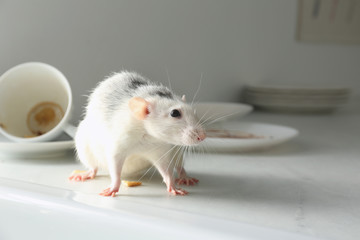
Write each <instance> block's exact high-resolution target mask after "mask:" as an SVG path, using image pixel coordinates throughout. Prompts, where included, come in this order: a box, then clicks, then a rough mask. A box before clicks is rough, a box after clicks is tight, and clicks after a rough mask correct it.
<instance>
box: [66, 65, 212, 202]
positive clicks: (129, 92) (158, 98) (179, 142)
mask: <svg viewBox="0 0 360 240" xmlns="http://www.w3.org/2000/svg"><path fill="white" fill-rule="evenodd" d="M205 138H206V133H205V130H204V128H203V126H202V125H201V123H200V121H199V119H198V117H197V116H196V113H195V110H194V109H193V108H192V106H191V105H190V104H188V103H186V100H185V96H182V97H179V96H177V95H175V94H174V93H173V92H172V91H171V90H170V89H169V88H167V87H165V86H163V85H161V84H157V83H154V82H152V81H150V80H149V79H147V78H145V77H143V76H141V75H140V74H138V73H136V72H128V71H122V72H120V73H115V74H113V75H112V76H110V77H108V78H106V79H105V80H103V81H101V82H100V83H99V84H98V85H97V86H96V87H95V89H94V90H93V92H92V93H91V94H90V96H89V98H88V103H87V106H86V108H85V115H84V118H83V120H82V121H81V122H80V123H79V126H78V128H77V131H76V134H75V138H74V139H75V149H76V155H77V158H78V159H79V160H80V162H81V163H82V164H83V165H85V167H86V168H87V169H88V170H87V171H85V172H83V173H79V172H73V174H72V175H71V176H70V177H69V179H70V180H76V181H84V180H87V179H93V178H95V176H96V174H97V171H98V169H99V168H101V169H107V170H108V171H109V174H110V178H111V184H110V186H109V187H108V188H106V189H105V190H103V191H102V192H101V193H100V195H102V196H113V197H114V196H115V194H116V193H117V192H118V191H119V188H120V184H121V174H122V169H123V166H124V163H125V161H127V160H128V161H129V162H130V163H127V164H131V161H134V159H136V158H142V159H146V160H147V161H149V162H150V163H151V164H152V165H153V166H155V167H156V169H157V170H158V171H159V173H160V175H161V176H162V178H163V181H164V182H165V184H166V187H167V191H168V192H170V193H171V194H174V195H186V194H187V193H188V192H187V191H185V190H183V189H181V188H178V187H177V186H176V183H177V184H186V185H194V184H196V183H197V182H198V181H199V180H198V179H196V178H192V177H189V176H188V175H187V173H186V171H185V169H184V167H183V164H182V161H183V151H181V147H183V146H193V145H197V144H199V143H200V142H201V141H203V140H204V139H205ZM174 169H176V171H177V174H178V177H179V178H178V179H176V180H175V179H174V176H173V175H174V174H173V173H174Z"/></svg>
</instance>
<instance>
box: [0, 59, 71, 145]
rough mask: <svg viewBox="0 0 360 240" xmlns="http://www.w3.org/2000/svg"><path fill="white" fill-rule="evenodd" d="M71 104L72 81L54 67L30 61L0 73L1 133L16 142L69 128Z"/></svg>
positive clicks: (53, 135) (50, 135)
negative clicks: (70, 82) (0, 74)
mask: <svg viewBox="0 0 360 240" xmlns="http://www.w3.org/2000/svg"><path fill="white" fill-rule="evenodd" d="M71 106H72V94H71V88H70V84H69V82H68V81H67V79H66V77H65V76H64V75H63V74H62V73H61V72H60V71H59V70H58V69H56V68H55V67H53V66H51V65H48V64H45V63H40V62H29V63H23V64H20V65H17V66H15V67H13V68H11V69H9V70H8V71H6V72H5V73H4V74H3V75H2V76H1V77H0V133H1V134H2V135H4V136H5V137H7V138H8V139H10V140H12V141H16V142H45V141H50V140H53V139H55V138H57V137H58V136H59V135H60V134H61V133H62V132H63V131H66V128H69V124H68V122H69V119H70V113H71Z"/></svg>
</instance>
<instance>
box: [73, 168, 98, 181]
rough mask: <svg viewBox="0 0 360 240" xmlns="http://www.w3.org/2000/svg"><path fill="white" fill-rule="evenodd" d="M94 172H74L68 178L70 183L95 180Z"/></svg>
mask: <svg viewBox="0 0 360 240" xmlns="http://www.w3.org/2000/svg"><path fill="white" fill-rule="evenodd" d="M95 175H96V170H88V171H81V170H74V171H73V172H72V173H71V175H70V176H69V178H68V179H69V180H70V181H72V180H73V181H76V182H80V181H81V182H83V181H85V180H88V179H93V178H95Z"/></svg>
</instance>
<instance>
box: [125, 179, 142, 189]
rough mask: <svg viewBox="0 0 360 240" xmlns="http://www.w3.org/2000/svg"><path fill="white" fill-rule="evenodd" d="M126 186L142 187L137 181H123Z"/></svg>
mask: <svg viewBox="0 0 360 240" xmlns="http://www.w3.org/2000/svg"><path fill="white" fill-rule="evenodd" d="M122 182H123V183H124V184H125V185H126V186H128V187H137V186H140V185H141V182H137V181H125V180H123V181H122Z"/></svg>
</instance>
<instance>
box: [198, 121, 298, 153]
mask: <svg viewBox="0 0 360 240" xmlns="http://www.w3.org/2000/svg"><path fill="white" fill-rule="evenodd" d="M216 129H226V130H229V131H230V132H231V131H234V132H236V131H240V132H243V133H249V134H254V135H256V136H259V138H244V139H242V138H206V139H205V140H204V142H203V143H201V144H200V145H199V146H198V147H196V148H197V150H199V151H206V152H214V153H221V152H244V151H253V150H259V149H265V148H269V147H273V146H275V145H278V144H281V143H284V142H286V141H288V140H290V139H292V138H294V137H296V136H297V135H298V131H297V130H296V129H294V128H290V127H286V126H279V125H273V124H266V123H251V122H224V123H221V126H220V125H219V126H217V127H216Z"/></svg>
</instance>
